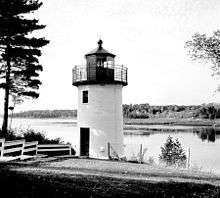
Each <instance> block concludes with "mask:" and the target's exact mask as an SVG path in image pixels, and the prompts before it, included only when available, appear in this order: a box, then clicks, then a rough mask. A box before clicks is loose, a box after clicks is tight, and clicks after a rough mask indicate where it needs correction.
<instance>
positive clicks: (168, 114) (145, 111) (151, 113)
mask: <svg viewBox="0 0 220 198" xmlns="http://www.w3.org/2000/svg"><path fill="white" fill-rule="evenodd" d="M123 116H124V117H125V118H204V119H216V118H220V105H218V104H204V105H190V106H186V105H180V106H179V105H165V106H150V105H149V104H148V103H146V104H130V105H127V104H124V105H123ZM14 117H17V118H75V117H77V110H32V111H24V112H20V113H15V114H14Z"/></svg>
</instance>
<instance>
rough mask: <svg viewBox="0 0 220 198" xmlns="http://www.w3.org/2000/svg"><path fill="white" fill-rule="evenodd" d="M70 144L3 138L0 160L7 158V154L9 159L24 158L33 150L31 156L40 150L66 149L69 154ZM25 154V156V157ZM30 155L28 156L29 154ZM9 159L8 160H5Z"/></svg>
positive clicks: (0, 141)
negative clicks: (6, 139) (39, 142)
mask: <svg viewBox="0 0 220 198" xmlns="http://www.w3.org/2000/svg"><path fill="white" fill-rule="evenodd" d="M71 149H72V148H71V145H70V144H38V142H37V141H33V142H25V140H24V139H23V140H13V141H5V139H0V161H1V160H3V161H4V159H6V158H7V159H8V157H7V156H9V158H10V159H11V160H13V159H19V158H20V159H26V158H27V156H28V155H27V154H28V153H29V152H32V153H33V151H35V152H34V154H31V155H32V156H36V155H37V154H39V153H42V152H53V151H68V153H69V155H71ZM15 152H18V154H17V153H16V155H13V157H10V156H12V153H15ZM25 156H26V157H25ZM29 157H30V156H29ZM7 161H10V160H7Z"/></svg>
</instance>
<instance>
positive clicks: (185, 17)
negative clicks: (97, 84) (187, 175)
mask: <svg viewBox="0 0 220 198" xmlns="http://www.w3.org/2000/svg"><path fill="white" fill-rule="evenodd" d="M43 3H44V4H43V6H42V7H41V8H40V9H39V10H38V11H37V12H36V13H35V14H34V17H35V18H38V19H39V20H40V23H41V24H45V25H47V27H46V28H45V29H44V30H41V31H37V32H36V33H35V35H37V36H43V37H46V38H47V39H49V40H50V44H49V45H47V46H46V47H44V48H43V49H42V56H41V57H40V62H41V63H42V64H43V67H44V71H43V72H42V73H41V74H40V80H41V81H42V86H41V87H40V90H39V91H40V97H39V98H38V99H36V100H25V102H24V103H23V104H21V105H19V106H16V109H15V110H16V111H25V110H35V109H76V108H77V88H76V87H74V86H72V77H71V75H72V68H73V67H74V66H75V65H83V64H85V59H84V55H85V54H86V53H87V52H89V51H91V50H93V49H95V48H96V47H97V41H98V40H99V38H101V39H102V40H103V47H104V48H105V49H107V50H108V51H110V52H112V53H113V54H116V55H117V56H116V63H117V64H123V65H126V66H127V67H128V86H126V87H124V88H123V103H126V104H130V103H132V104H134V103H149V104H150V105H172V104H177V105H197V104H203V103H210V102H220V93H218V92H216V90H217V87H218V85H219V84H220V81H219V79H218V78H217V77H212V71H211V69H210V68H211V67H210V65H208V64H204V63H203V62H200V63H199V62H193V61H192V60H191V59H190V58H189V56H188V55H187V50H186V49H185V48H184V45H185V42H186V41H188V40H190V39H191V38H192V35H193V34H195V33H197V32H199V33H205V34H207V35H211V34H212V33H213V31H216V30H218V29H220V21H219V19H220V1H219V0H169V1H164V0H108V1H103V0H52V1H48V0H43ZM3 98H4V95H3V92H2V91H1V92H0V113H1V112H3Z"/></svg>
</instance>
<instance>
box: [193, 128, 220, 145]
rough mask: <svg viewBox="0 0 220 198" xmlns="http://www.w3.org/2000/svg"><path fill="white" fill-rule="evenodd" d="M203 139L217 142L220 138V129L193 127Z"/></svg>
mask: <svg viewBox="0 0 220 198" xmlns="http://www.w3.org/2000/svg"><path fill="white" fill-rule="evenodd" d="M193 133H196V134H197V135H198V137H199V138H200V139H201V140H202V141H207V142H215V141H216V139H219V138H220V130H219V129H216V128H196V129H193Z"/></svg>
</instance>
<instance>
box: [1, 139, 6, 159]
mask: <svg viewBox="0 0 220 198" xmlns="http://www.w3.org/2000/svg"><path fill="white" fill-rule="evenodd" d="M4 147H5V139H3V140H2V151H1V157H3V155H4Z"/></svg>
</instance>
